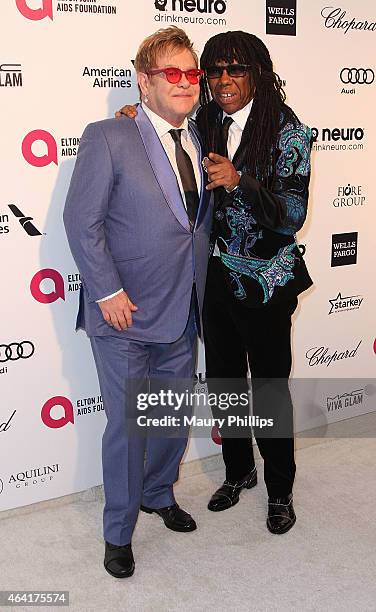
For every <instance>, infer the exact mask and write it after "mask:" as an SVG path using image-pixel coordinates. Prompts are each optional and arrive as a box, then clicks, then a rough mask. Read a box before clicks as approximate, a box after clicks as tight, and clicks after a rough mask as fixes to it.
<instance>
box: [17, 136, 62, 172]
mask: <svg viewBox="0 0 376 612" xmlns="http://www.w3.org/2000/svg"><path fill="white" fill-rule="evenodd" d="M37 140H42V141H43V142H45V143H46V145H47V153H46V155H41V156H37V155H35V154H34V153H33V151H32V146H33V144H34V142H36V141H37ZM22 155H23V156H24V158H25V160H26V161H27V162H28V163H29V164H31V165H32V166H36V167H37V168H43V167H44V166H48V165H49V164H51V163H54V164H56V165H57V145H56V141H55V139H54V137H53V136H52V135H51V134H50V133H49V132H46V131H45V130H33V131H32V132H29V133H28V134H27V135H26V136H25V138H24V139H23V141H22Z"/></svg>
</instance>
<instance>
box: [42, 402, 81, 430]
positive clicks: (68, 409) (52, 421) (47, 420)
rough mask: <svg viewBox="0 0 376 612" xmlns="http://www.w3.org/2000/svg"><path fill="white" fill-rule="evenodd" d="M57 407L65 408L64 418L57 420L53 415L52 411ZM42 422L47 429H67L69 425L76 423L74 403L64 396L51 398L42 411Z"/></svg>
mask: <svg viewBox="0 0 376 612" xmlns="http://www.w3.org/2000/svg"><path fill="white" fill-rule="evenodd" d="M56 406H59V407H60V408H63V410H64V416H62V417H59V418H55V417H54V416H52V415H51V412H52V409H53V408H55V407H56ZM41 417H42V421H43V423H44V424H45V425H47V427H51V429H60V427H65V425H67V424H68V423H74V412H73V404H72V402H71V401H70V400H69V399H68V398H67V397H64V396H63V395H56V396H55V397H51V398H50V399H49V400H47V402H46V403H45V404H44V405H43V408H42V411H41Z"/></svg>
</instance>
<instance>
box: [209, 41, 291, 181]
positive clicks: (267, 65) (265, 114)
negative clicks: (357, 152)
mask: <svg viewBox="0 0 376 612" xmlns="http://www.w3.org/2000/svg"><path fill="white" fill-rule="evenodd" d="M234 61H236V62H237V63H239V64H247V65H249V68H248V70H249V73H250V79H251V87H253V88H254V97H253V105H252V112H251V113H250V116H249V117H248V120H247V123H246V125H245V127H244V131H243V137H244V138H245V141H246V142H247V151H246V153H245V157H244V165H245V166H246V168H247V171H248V172H250V173H251V174H252V175H253V176H254V177H256V178H257V179H258V180H259V181H260V182H261V183H263V184H264V185H265V186H266V187H268V188H272V186H273V183H274V180H275V176H276V157H277V135H278V132H279V131H280V126H281V119H282V117H283V118H284V119H287V120H288V121H291V122H292V123H293V124H294V125H296V123H297V122H298V118H297V116H296V115H295V113H294V112H293V111H292V109H291V108H290V107H289V106H287V105H286V104H285V100H286V95H285V92H284V90H283V88H282V81H281V79H280V78H279V76H278V75H277V74H276V73H275V72H273V63H272V60H271V58H270V54H269V51H268V49H267V48H266V46H265V45H264V43H263V42H262V40H260V39H259V38H257V36H254V35H253V34H248V33H247V32H242V31H237V32H224V33H221V34H217V35H216V36H213V37H212V38H210V39H209V40H208V42H207V43H206V45H205V47H204V50H203V52H202V55H201V64H200V65H201V68H203V69H204V70H205V69H206V68H208V67H209V66H213V65H214V64H216V63H217V62H225V63H227V64H232V63H233V62H234ZM200 103H201V107H202V108H201V110H200V111H199V114H198V117H197V122H198V125H199V128H200V131H201V134H202V137H203V140H204V146H205V148H206V151H207V152H209V151H214V152H216V151H217V150H218V138H219V130H218V129H216V128H218V126H219V125H220V123H221V118H222V111H221V108H220V107H219V106H218V104H217V103H216V102H215V101H214V100H212V96H211V93H210V89H209V84H208V81H207V78H206V76H205V77H203V78H202V79H201V81H200Z"/></svg>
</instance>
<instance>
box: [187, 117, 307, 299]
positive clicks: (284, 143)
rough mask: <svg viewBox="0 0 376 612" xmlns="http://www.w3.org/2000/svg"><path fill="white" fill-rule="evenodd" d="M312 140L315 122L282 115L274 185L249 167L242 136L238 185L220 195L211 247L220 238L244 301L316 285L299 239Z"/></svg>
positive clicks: (228, 271) (229, 278)
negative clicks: (305, 122) (270, 186)
mask: <svg viewBox="0 0 376 612" xmlns="http://www.w3.org/2000/svg"><path fill="white" fill-rule="evenodd" d="M197 123H198V126H199V127H200V115H198V117H197ZM311 144H312V137H311V130H310V128H308V127H307V126H306V125H303V124H302V123H299V122H297V121H295V123H294V124H293V123H292V122H289V121H287V120H286V119H285V118H284V116H283V115H281V129H280V132H279V135H278V142H277V160H276V180H275V181H274V186H273V190H272V191H271V190H269V189H267V188H266V187H264V186H263V185H262V184H261V183H260V182H259V181H258V180H257V179H256V178H254V177H253V176H251V175H250V174H248V173H247V168H245V167H244V163H243V162H242V159H244V147H245V146H246V143H244V142H243V140H242V142H241V143H240V145H239V148H238V150H237V151H236V154H235V156H234V159H233V164H234V166H235V168H236V169H237V170H241V171H242V176H241V179H240V184H239V187H238V189H237V190H236V191H235V192H233V193H232V194H227V193H226V192H225V190H224V189H222V188H221V192H220V196H219V197H217V198H216V200H217V203H216V210H215V212H214V224H213V234H212V237H211V247H212V248H211V253H212V252H213V248H214V244H215V242H217V245H218V247H219V250H220V257H221V262H222V266H223V271H224V275H225V278H226V282H227V285H228V287H229V288H230V290H231V291H232V292H233V294H234V296H235V297H236V298H237V299H238V300H239V301H240V302H242V303H243V304H244V305H247V306H251V307H257V306H262V305H266V304H268V303H276V302H277V301H281V300H284V299H290V298H291V297H293V296H296V295H298V294H299V293H301V292H302V291H304V290H305V289H308V287H310V286H311V285H312V280H311V278H310V276H309V274H308V271H307V268H306V265H305V262H304V260H303V256H302V254H301V251H300V249H299V248H298V245H297V243H296V239H295V233H296V232H297V231H298V230H299V229H300V228H301V227H302V226H303V223H304V221H305V218H306V214H307V203H308V185H309V179H310V152H311Z"/></svg>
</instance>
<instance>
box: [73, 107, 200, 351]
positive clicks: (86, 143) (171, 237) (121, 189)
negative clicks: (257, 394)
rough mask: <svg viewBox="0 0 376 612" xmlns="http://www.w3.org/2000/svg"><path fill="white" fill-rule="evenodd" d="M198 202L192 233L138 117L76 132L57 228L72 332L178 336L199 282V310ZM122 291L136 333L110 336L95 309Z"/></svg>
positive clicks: (154, 139) (160, 153) (156, 146)
mask: <svg viewBox="0 0 376 612" xmlns="http://www.w3.org/2000/svg"><path fill="white" fill-rule="evenodd" d="M189 130H190V134H191V137H192V140H193V142H194V144H195V146H196V147H197V150H198V152H199V161H200V172H201V193H200V202H199V210H198V214H197V219H196V224H195V228H194V231H193V232H190V229H189V222H188V217H187V213H186V210H185V207H184V204H183V201H182V197H181V194H180V190H179V186H178V183H177V180H176V176H175V173H174V171H173V169H172V166H171V164H170V162H169V160H168V157H167V155H166V153H165V150H164V148H163V146H162V144H161V142H160V140H159V138H158V136H157V134H156V132H155V130H154V128H153V126H152V124H151V122H150V120H149V119H148V117H147V116H146V114H145V113H144V111H143V110H142V108H139V109H138V114H137V117H136V119H135V120H133V119H128V118H126V117H122V118H121V119H120V120H119V119H107V120H104V121H99V122H97V123H92V124H90V125H88V126H87V127H86V129H85V131H84V133H83V136H82V139H81V142H80V148H79V151H78V156H77V161H76V165H75V168H74V172H73V175H72V180H71V184H70V187H69V191H68V195H67V200H66V204H65V210H64V223H65V228H66V232H67V236H68V240H69V244H70V248H71V251H72V254H73V257H74V259H75V261H76V263H77V266H78V269H79V271H80V274H81V280H82V285H83V286H82V288H81V294H80V308H79V314H78V318H77V327H82V328H84V329H85V330H86V332H87V333H88V335H89V336H103V335H119V336H121V337H126V338H129V339H134V340H140V341H144V342H173V341H175V340H177V339H178V338H179V337H180V336H181V335H182V333H183V331H184V329H185V326H186V323H187V319H188V314H189V307H190V300H191V293H192V285H193V282H194V281H195V282H196V287H197V294H198V301H199V306H200V308H202V303H203V297H204V288H205V279H206V268H207V260H208V247H209V234H210V229H211V220H212V198H211V197H210V195H209V192H208V191H206V190H205V185H206V175H205V173H204V172H203V171H202V166H201V146H200V142H199V139H198V136H197V132H196V131H195V128H194V126H193V125H192V123H191V122H190V123H189ZM121 287H123V289H124V290H125V291H126V292H127V293H128V295H129V297H130V299H131V300H132V301H133V303H134V304H136V305H137V306H138V310H137V312H135V313H133V325H132V327H130V328H129V330H128V331H126V332H117V331H116V330H114V329H113V328H112V327H110V326H109V325H108V324H107V323H106V322H105V321H104V320H103V317H102V313H101V311H100V308H99V306H98V304H97V303H96V300H98V299H101V298H103V297H105V296H107V295H110V294H112V293H115V292H116V291H118V290H119V289H120V288H121Z"/></svg>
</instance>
